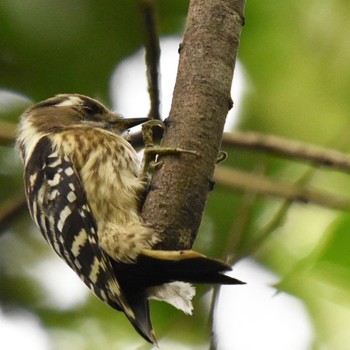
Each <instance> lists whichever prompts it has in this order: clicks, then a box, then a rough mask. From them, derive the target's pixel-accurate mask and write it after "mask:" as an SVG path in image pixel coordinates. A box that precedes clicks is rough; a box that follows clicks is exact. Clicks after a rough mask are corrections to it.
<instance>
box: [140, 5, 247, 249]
mask: <svg viewBox="0 0 350 350" xmlns="http://www.w3.org/2000/svg"><path fill="white" fill-rule="evenodd" d="M243 9H244V1H239V0H191V1H190V5H189V12H188V17H187V21H186V27H185V34H184V39H183V43H182V45H181V47H180V60H179V67H178V74H177V79H176V84H175V89H174V93H173V101H172V107H171V111H170V115H169V117H168V118H167V120H166V129H165V133H164V137H163V141H162V146H165V147H180V148H183V149H187V150H193V151H196V152H197V153H198V156H195V155H192V154H180V155H178V156H177V155H167V156H164V157H162V158H161V161H162V162H163V165H162V167H160V169H158V170H157V171H156V172H155V174H154V176H153V179H152V183H151V188H150V192H149V194H148V196H147V198H146V201H145V204H144V207H143V213H142V215H143V218H144V220H145V221H146V222H148V223H149V224H150V225H152V226H153V227H154V228H155V229H156V230H157V231H158V232H160V233H161V235H162V238H163V240H162V242H161V243H160V244H159V246H158V248H159V249H189V248H191V246H192V244H193V242H194V240H195V238H196V234H197V231H198V228H199V225H200V223H201V218H202V213H203V210H204V207H205V204H206V200H207V197H208V193H209V191H210V190H211V189H212V184H213V180H212V179H213V172H214V169H215V163H216V159H217V156H218V152H219V150H220V144H221V139H222V134H223V128H224V123H225V119H226V115H227V112H228V111H229V109H230V108H231V106H232V100H231V96H230V90H231V83H232V77H233V70H234V66H235V60H236V55H237V49H238V44H239V38H240V32H241V28H242V25H243Z"/></svg>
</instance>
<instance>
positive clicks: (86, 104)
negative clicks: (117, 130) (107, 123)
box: [82, 101, 101, 116]
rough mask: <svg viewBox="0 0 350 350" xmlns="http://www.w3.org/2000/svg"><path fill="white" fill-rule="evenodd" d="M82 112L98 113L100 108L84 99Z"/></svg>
mask: <svg viewBox="0 0 350 350" xmlns="http://www.w3.org/2000/svg"><path fill="white" fill-rule="evenodd" d="M82 107H83V109H84V112H85V113H86V114H87V115H88V116H93V115H95V114H99V113H100V112H101V110H100V108H99V107H98V106H97V105H96V104H94V103H91V102H88V101H85V102H84V103H83V105H82Z"/></svg>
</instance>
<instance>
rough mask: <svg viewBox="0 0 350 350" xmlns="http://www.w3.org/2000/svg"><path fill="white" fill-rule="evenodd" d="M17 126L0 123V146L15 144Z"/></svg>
mask: <svg viewBox="0 0 350 350" xmlns="http://www.w3.org/2000/svg"><path fill="white" fill-rule="evenodd" d="M15 137H16V124H13V123H8V122H0V145H1V146H9V145H11V144H13V143H14V142H15Z"/></svg>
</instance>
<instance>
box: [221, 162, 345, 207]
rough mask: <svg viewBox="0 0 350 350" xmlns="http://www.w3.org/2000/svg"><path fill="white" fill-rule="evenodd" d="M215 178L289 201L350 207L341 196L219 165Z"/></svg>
mask: <svg viewBox="0 0 350 350" xmlns="http://www.w3.org/2000/svg"><path fill="white" fill-rule="evenodd" d="M214 180H215V181H216V182H217V183H218V184H220V185H222V186H226V187H229V188H230V189H233V190H244V191H252V192H254V193H259V194H264V195H270V196H275V197H281V198H285V199H287V200H289V201H297V202H302V203H314V204H318V205H321V206H324V207H328V208H333V209H341V210H348V209H349V208H350V199H345V198H340V197H337V196H335V195H331V194H327V193H324V192H320V191H316V190H313V189H310V188H305V187H301V186H298V185H295V184H290V183H279V182H276V181H272V180H269V179H267V178H266V177H261V176H256V175H253V174H251V173H248V172H245V171H241V170H236V169H232V168H230V169H228V168H225V167H218V168H217V169H216V171H215V175H214Z"/></svg>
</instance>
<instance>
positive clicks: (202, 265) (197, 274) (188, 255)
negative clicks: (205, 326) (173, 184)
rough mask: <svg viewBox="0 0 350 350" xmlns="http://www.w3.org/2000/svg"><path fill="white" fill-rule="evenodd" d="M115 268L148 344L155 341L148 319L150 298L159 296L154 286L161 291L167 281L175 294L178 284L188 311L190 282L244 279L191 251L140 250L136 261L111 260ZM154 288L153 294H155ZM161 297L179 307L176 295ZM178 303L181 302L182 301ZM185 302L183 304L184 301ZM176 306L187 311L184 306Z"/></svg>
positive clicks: (227, 267) (233, 281) (217, 282)
mask: <svg viewBox="0 0 350 350" xmlns="http://www.w3.org/2000/svg"><path fill="white" fill-rule="evenodd" d="M114 270H115V273H116V275H117V276H118V281H119V283H120V286H121V288H122V290H123V293H124V295H125V297H126V298H127V301H128V304H129V306H130V308H131V309H132V310H133V313H134V314H135V319H132V320H131V319H130V321H131V323H132V324H133V326H134V327H135V329H136V330H137V331H138V332H139V333H140V334H141V335H142V336H143V337H144V338H145V339H146V340H147V341H149V342H151V343H156V339H155V336H154V332H153V328H152V324H151V320H150V314H149V298H150V297H152V296H153V297H155V298H157V299H162V298H159V297H158V295H159V293H158V294H157V286H159V290H158V291H160V290H161V289H162V288H164V285H165V284H169V286H171V289H172V291H171V292H170V293H173V292H175V293H176V290H177V288H178V287H179V288H180V290H181V293H179V299H180V298H183V295H185V298H186V293H187V294H188V298H189V300H188V301H187V302H188V305H189V309H187V310H191V300H190V299H191V298H192V296H193V294H194V292H191V289H190V288H192V287H191V286H190V284H189V283H201V284H226V285H232V284H244V282H242V281H240V280H238V279H236V278H233V277H230V276H227V275H225V274H224V272H226V271H230V270H231V266H229V265H227V264H226V263H224V262H222V261H220V260H216V259H212V258H208V257H206V256H205V255H202V254H200V253H198V252H195V251H193V250H183V251H162V250H143V251H142V253H141V254H140V255H139V256H138V259H137V261H136V263H134V264H123V263H117V262H114ZM183 282H185V283H183ZM181 283H182V285H183V286H181ZM174 287H175V289H174ZM182 287H183V288H182ZM166 289H168V290H167V291H166V293H168V292H169V291H170V289H169V288H165V290H166ZM192 290H193V288H192ZM155 291H156V294H154V292H155ZM181 294H183V295H181ZM170 299H172V300H170ZM162 300H164V301H168V302H170V303H171V304H173V305H174V306H176V307H178V306H177V305H176V304H177V300H176V297H175V299H174V298H172V297H167V296H166V297H164V298H163V299H162ZM178 302H180V303H183V301H181V300H178ZM184 302H185V303H186V300H185V301H184ZM179 308H180V309H182V310H184V311H185V312H186V308H182V307H179Z"/></svg>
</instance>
